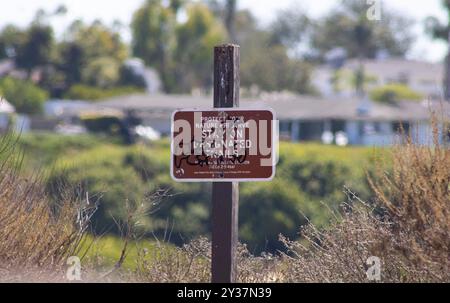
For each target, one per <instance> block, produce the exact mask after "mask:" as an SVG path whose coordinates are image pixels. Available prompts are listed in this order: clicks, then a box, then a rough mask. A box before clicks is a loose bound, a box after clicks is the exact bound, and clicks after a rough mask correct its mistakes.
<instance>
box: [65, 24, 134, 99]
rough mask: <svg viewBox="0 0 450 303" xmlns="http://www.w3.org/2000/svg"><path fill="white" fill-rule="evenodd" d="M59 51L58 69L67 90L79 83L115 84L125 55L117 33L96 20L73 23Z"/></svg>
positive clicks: (125, 50) (110, 85)
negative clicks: (86, 22)
mask: <svg viewBox="0 0 450 303" xmlns="http://www.w3.org/2000/svg"><path fill="white" fill-rule="evenodd" d="M58 53H59V59H58V69H59V70H60V71H61V72H62V73H64V75H65V86H66V91H67V90H69V89H70V87H71V86H73V85H76V84H80V83H82V84H86V85H92V86H98V87H100V88H110V87H113V86H115V85H116V84H117V83H118V81H119V78H120V69H121V67H122V65H123V62H124V60H125V59H126V58H127V57H128V51H127V47H126V45H125V43H124V42H123V41H122V39H121V37H120V34H119V33H118V32H117V31H115V30H114V29H111V28H109V27H107V26H106V25H104V24H103V23H101V22H99V21H95V22H93V23H92V24H84V23H83V22H81V21H75V22H74V23H72V24H71V26H70V27H69V29H68V30H67V32H66V39H65V41H63V42H62V43H60V44H59V46H58Z"/></svg>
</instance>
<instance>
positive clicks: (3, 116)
mask: <svg viewBox="0 0 450 303" xmlns="http://www.w3.org/2000/svg"><path fill="white" fill-rule="evenodd" d="M15 112H16V111H15V109H14V106H12V105H11V104H10V103H9V102H8V101H6V100H5V99H1V97H0V132H4V131H6V130H7V129H8V128H9V126H10V124H11V115H12V114H14V113H15Z"/></svg>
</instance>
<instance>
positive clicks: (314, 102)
mask: <svg viewBox="0 0 450 303" xmlns="http://www.w3.org/2000/svg"><path fill="white" fill-rule="evenodd" d="M93 106H95V107H97V108H98V109H102V108H113V109H119V110H123V111H126V110H133V111H136V112H138V113H141V114H142V113H145V114H147V115H148V114H151V115H154V116H159V117H165V116H166V117H170V115H171V113H172V112H173V111H174V110H176V109H181V108H198V109H208V108H211V107H212V97H207V96H199V97H195V96H191V95H129V96H124V97H116V98H113V99H110V100H107V101H103V102H99V103H95V104H94V105H93ZM240 107H241V108H258V107H270V108H272V109H273V110H274V111H275V112H276V114H277V118H278V119H283V120H296V119H299V120H322V119H337V120H381V121H383V120H391V121H419V120H427V119H429V117H430V110H439V109H440V108H441V107H442V109H443V110H444V112H445V113H447V114H450V104H449V103H447V102H442V103H439V102H432V101H423V102H413V101H401V102H398V103H397V104H395V105H389V104H381V103H378V102H370V101H369V102H368V101H367V100H366V101H364V100H360V99H357V98H345V99H338V98H336V99H333V98H320V97H313V96H303V95H294V94H283V93H278V94H266V95H263V96H261V97H260V98H243V99H241V101H240Z"/></svg>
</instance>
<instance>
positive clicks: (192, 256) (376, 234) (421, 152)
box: [138, 119, 450, 282]
mask: <svg viewBox="0 0 450 303" xmlns="http://www.w3.org/2000/svg"><path fill="white" fill-rule="evenodd" d="M433 121H434V122H433V125H434V127H433V128H434V136H433V139H434V145H433V146H419V145H415V144H413V143H412V141H411V140H407V142H405V143H403V144H398V145H397V146H395V147H393V148H392V149H389V150H388V151H387V154H384V155H382V158H381V159H382V160H386V159H388V160H389V161H384V162H387V163H389V165H388V167H386V166H384V165H383V163H381V162H380V165H379V166H378V167H379V171H378V172H377V173H376V174H375V176H372V177H368V178H369V183H370V185H371V187H372V190H373V193H374V200H375V203H374V204H368V203H365V202H363V201H361V200H359V199H358V198H357V197H356V196H355V195H354V194H353V193H352V192H351V191H350V190H346V192H347V194H348V197H349V201H348V202H347V203H345V204H343V206H342V211H341V212H340V213H334V216H335V217H334V218H335V219H334V220H333V222H332V223H331V225H330V226H329V228H327V229H326V230H318V229H317V228H316V227H315V226H314V225H313V224H309V225H308V226H305V227H304V228H302V230H301V235H302V237H301V240H300V241H290V240H288V239H286V238H284V237H282V236H280V240H281V241H283V243H284V244H285V246H286V248H287V250H288V253H280V254H279V255H278V256H272V255H263V256H260V257H254V256H252V255H250V254H249V253H248V251H247V250H246V249H245V246H240V248H239V253H238V281H239V282H369V280H368V278H367V276H366V271H367V269H368V267H369V265H368V264H367V259H368V258H369V257H371V256H376V257H378V258H380V261H381V282H450V215H449V212H450V149H449V147H448V146H443V145H440V144H439V140H438V133H439V132H438V131H437V130H438V128H437V124H436V123H435V122H436V119H434V120H433ZM209 258H210V243H208V242H207V241H206V240H204V239H203V240H201V241H200V242H198V241H197V242H193V243H191V244H189V245H187V246H185V247H183V248H177V249H174V250H171V251H170V252H168V253H167V252H164V251H161V254H160V256H159V257H157V258H155V256H154V257H153V258H152V259H153V260H157V261H156V262H153V263H145V262H144V263H142V264H143V266H141V267H139V270H138V271H139V279H142V280H144V281H153V282H156V281H164V282H188V281H189V282H204V281H209V279H210V276H209V269H210V259H209Z"/></svg>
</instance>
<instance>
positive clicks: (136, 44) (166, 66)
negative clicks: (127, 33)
mask: <svg viewBox="0 0 450 303" xmlns="http://www.w3.org/2000/svg"><path fill="white" fill-rule="evenodd" d="M172 3H173V2H172ZM175 26H176V16H175V13H174V10H173V8H172V7H170V6H169V7H166V6H164V5H163V4H162V1H160V0H147V1H146V2H145V4H144V5H143V6H142V7H141V8H139V9H138V10H137V11H136V12H135V13H134V15H133V21H132V23H131V29H132V34H133V40H132V50H133V55H134V56H136V57H139V58H141V59H143V60H144V62H145V63H146V64H147V65H149V66H152V67H154V68H156V69H157V70H158V72H159V74H160V76H161V78H162V81H163V85H164V89H165V90H166V91H170V90H171V89H172V88H173V86H174V85H175V83H174V79H173V76H172V72H171V71H172V68H173V61H172V59H173V53H174V51H175V48H176V36H175Z"/></svg>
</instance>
